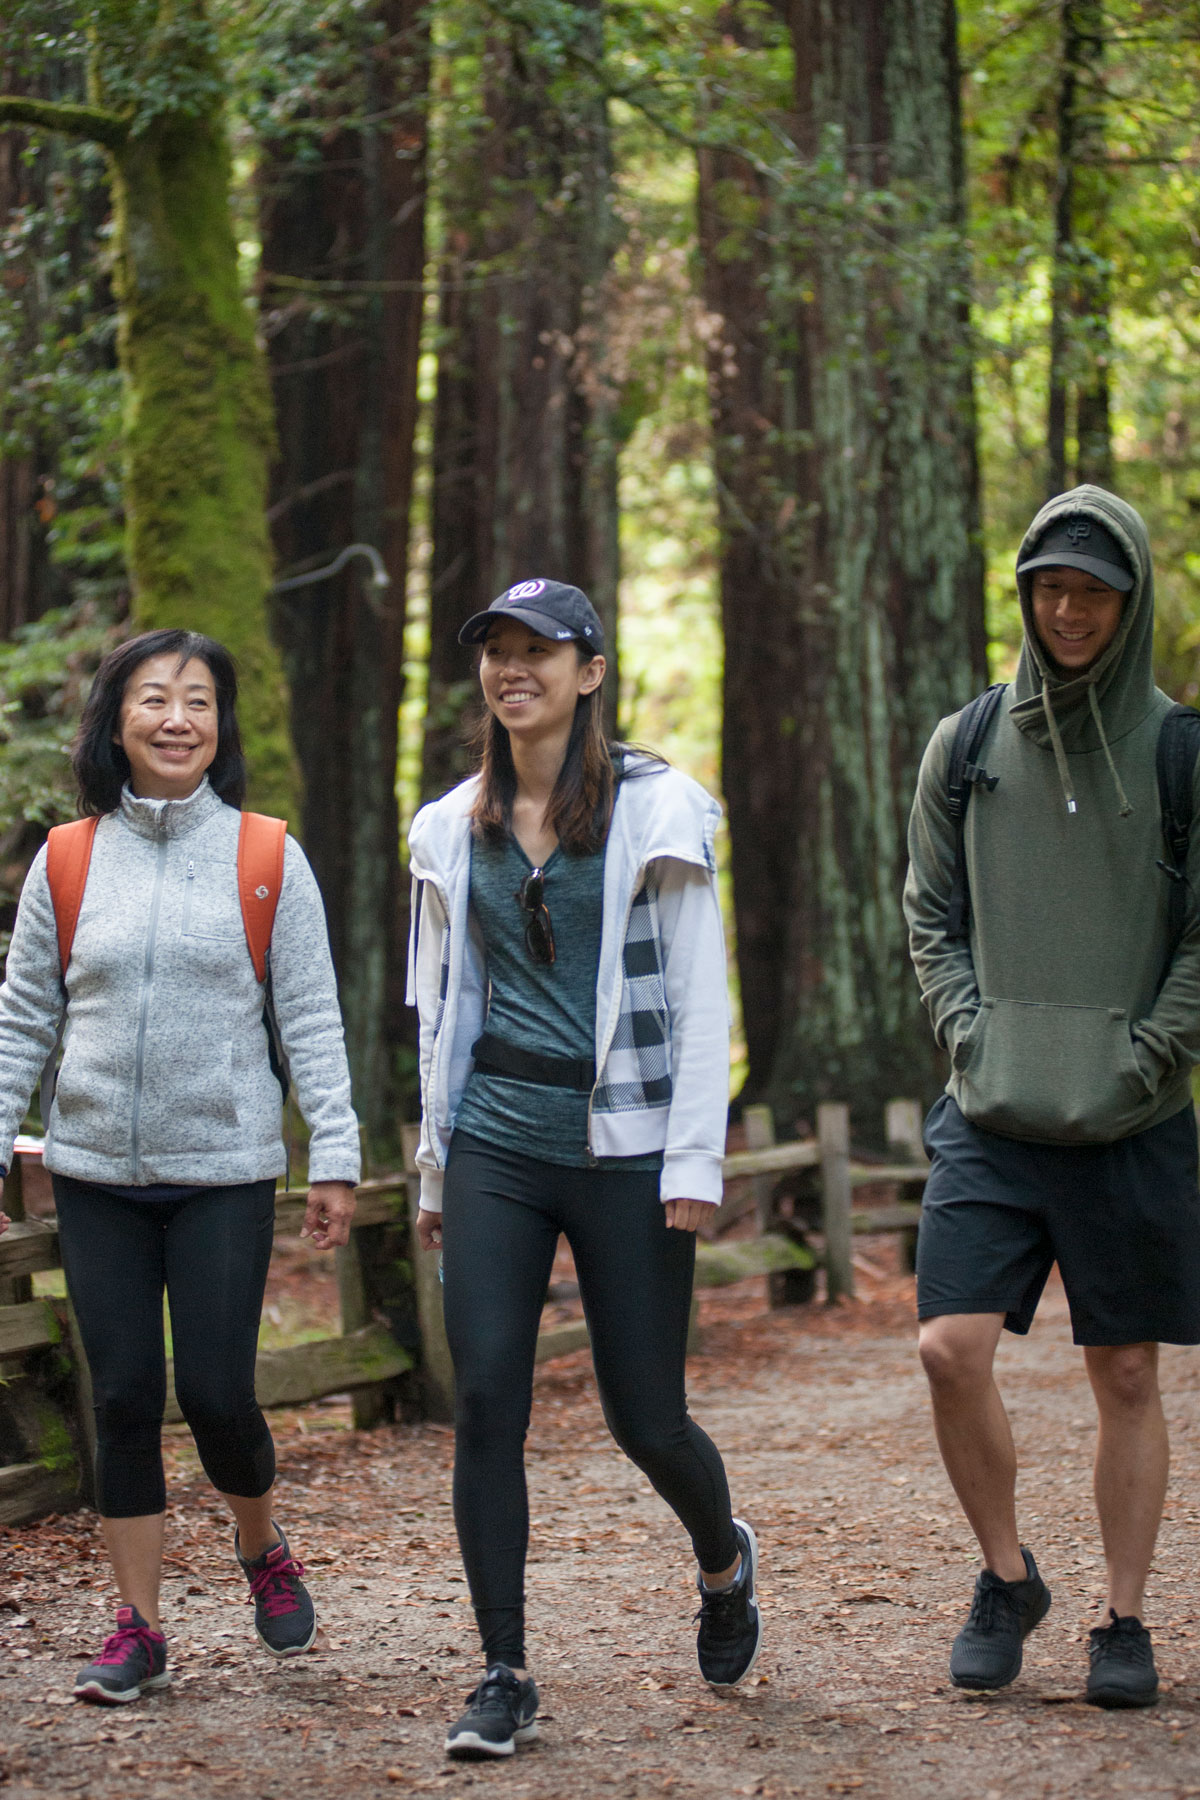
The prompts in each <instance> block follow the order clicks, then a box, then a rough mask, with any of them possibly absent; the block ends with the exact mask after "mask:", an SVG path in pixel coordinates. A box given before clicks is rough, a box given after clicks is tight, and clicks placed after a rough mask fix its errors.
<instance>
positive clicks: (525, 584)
mask: <svg viewBox="0 0 1200 1800" xmlns="http://www.w3.org/2000/svg"><path fill="white" fill-rule="evenodd" d="M545 591H546V584H545V582H544V581H522V582H519V583H518V584H517V586H516V587H510V588H509V590H508V592H507V594H505V596H504V598H505V599H506V600H534V599H536V598H537V596H538V595H539V594H544V593H545ZM567 635H568V636H569V635H570V633H568V634H567Z"/></svg>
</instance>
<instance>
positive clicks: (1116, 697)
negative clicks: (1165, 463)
mask: <svg viewBox="0 0 1200 1800" xmlns="http://www.w3.org/2000/svg"><path fill="white" fill-rule="evenodd" d="M1073 513H1084V514H1086V515H1087V516H1088V517H1090V518H1093V519H1096V520H1098V521H1099V522H1100V524H1102V525H1104V526H1106V527H1107V529H1108V530H1109V531H1111V532H1112V534H1113V536H1114V537H1115V538H1116V540H1117V542H1118V543H1119V544H1120V545H1121V547H1122V549H1123V550H1124V552H1125V554H1126V556H1127V557H1128V558H1129V563H1130V567H1131V568H1132V570H1133V575H1134V581H1133V586H1132V587H1131V588H1130V590H1129V593H1128V595H1127V596H1126V600H1125V607H1124V611H1123V612H1122V614H1121V623H1120V625H1119V626H1118V627H1117V634H1116V636H1115V637H1114V638H1113V641H1112V643H1111V644H1110V645H1109V646H1108V648H1107V650H1105V652H1104V654H1103V655H1102V656H1100V657H1098V658H1097V660H1096V661H1095V663H1093V665H1092V667H1091V668H1090V669H1087V670H1084V671H1083V672H1082V673H1071V674H1064V673H1063V672H1062V671H1061V670H1059V669H1057V668H1056V667H1055V665H1054V664H1053V663H1052V662H1051V660H1050V658H1049V657H1048V656H1047V654H1046V652H1045V650H1043V648H1042V646H1041V644H1040V642H1039V641H1038V635H1037V630H1036V627H1035V625H1034V621H1033V607H1032V592H1033V572H1032V571H1027V572H1026V573H1025V574H1024V575H1018V576H1017V589H1018V592H1019V594H1020V597H1021V617H1022V620H1023V622H1024V626H1025V641H1024V644H1023V645H1022V648H1021V660H1020V662H1019V663H1018V665H1017V676H1016V680H1015V682H1014V683H1013V700H1012V704H1011V706H1010V709H1009V711H1010V715H1011V717H1012V720H1013V723H1014V724H1015V725H1016V726H1017V727H1018V728H1019V729H1020V730H1021V731H1023V732H1024V733H1025V734H1026V735H1027V736H1028V737H1031V738H1032V739H1033V741H1034V742H1035V743H1036V744H1040V745H1041V747H1042V748H1043V749H1044V750H1053V749H1054V748H1055V746H1054V731H1057V734H1058V736H1059V737H1060V739H1061V742H1062V747H1063V749H1064V750H1066V751H1068V752H1070V751H1084V752H1086V751H1090V750H1101V751H1103V750H1104V749H1105V748H1106V743H1105V740H1106V739H1107V742H1108V743H1110V744H1112V743H1116V742H1118V741H1119V739H1121V738H1123V737H1125V736H1126V735H1127V734H1128V733H1129V732H1131V731H1133V730H1134V729H1135V728H1136V727H1137V726H1138V725H1140V724H1141V722H1142V720H1143V719H1144V718H1145V717H1146V715H1147V714H1148V713H1149V712H1150V710H1151V708H1152V707H1153V705H1154V696H1155V686H1154V656H1153V638H1154V570H1153V566H1152V564H1151V560H1150V540H1149V538H1148V536H1147V534H1146V527H1145V524H1144V523H1143V521H1142V517H1141V514H1140V513H1138V512H1136V511H1135V510H1134V508H1133V507H1132V506H1128V505H1127V504H1126V503H1125V501H1124V500H1118V498H1117V496H1116V495H1115V494H1110V493H1109V492H1108V491H1107V490H1106V489H1105V488H1101V487H1092V486H1091V485H1085V486H1083V487H1077V488H1072V489H1071V491H1070V492H1069V493H1066V494H1057V495H1055V497H1054V499H1053V500H1049V501H1047V503H1046V505H1045V506H1043V507H1042V509H1041V511H1040V512H1039V513H1038V515H1037V517H1036V518H1035V519H1034V521H1033V523H1032V525H1031V526H1030V527H1029V530H1028V531H1027V532H1026V533H1025V536H1024V538H1023V539H1022V541H1021V548H1020V550H1019V551H1018V552H1017V561H1018V563H1020V562H1022V561H1023V560H1024V558H1025V557H1026V556H1030V555H1032V554H1033V547H1034V545H1035V544H1036V543H1037V540H1038V539H1039V538H1040V537H1041V536H1042V534H1043V532H1044V531H1045V530H1046V528H1047V526H1049V525H1051V524H1053V523H1054V521H1055V520H1056V519H1063V518H1066V517H1068V516H1069V515H1070V514H1073ZM1051 711H1052V713H1053V730H1052V727H1051V722H1050V719H1049V718H1048V716H1047V715H1048V712H1051Z"/></svg>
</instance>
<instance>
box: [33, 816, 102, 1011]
mask: <svg viewBox="0 0 1200 1800" xmlns="http://www.w3.org/2000/svg"><path fill="white" fill-rule="evenodd" d="M99 823H100V820H99V819H98V818H97V817H95V816H93V817H91V818H88V819H73V820H72V821H71V823H70V824H69V825H54V826H52V827H51V829H50V836H49V837H48V838H47V840H46V879H47V881H48V882H49V883H50V902H51V905H52V906H53V907H54V923H55V925H56V927H57V928H58V962H59V967H60V968H61V970H62V973H63V979H64V980H65V979H66V974H67V964H68V963H69V962H70V960H71V946H72V944H73V943H74V942H75V927H76V925H77V924H78V922H79V909H80V907H81V906H82V905H83V890H84V888H85V887H86V886H87V878H88V869H89V868H90V867H91V862H92V844H93V842H94V840H95V836H96V827H97V825H98V824H99Z"/></svg>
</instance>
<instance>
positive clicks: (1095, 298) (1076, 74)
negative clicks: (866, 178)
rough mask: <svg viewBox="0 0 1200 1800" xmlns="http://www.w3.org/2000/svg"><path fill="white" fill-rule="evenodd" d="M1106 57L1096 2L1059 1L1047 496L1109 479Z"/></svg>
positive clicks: (1107, 482)
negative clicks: (1059, 60) (1104, 81)
mask: <svg viewBox="0 0 1200 1800" xmlns="http://www.w3.org/2000/svg"><path fill="white" fill-rule="evenodd" d="M1103 61H1104V8H1103V5H1102V4H1101V0H1065V3H1064V5H1063V8H1062V70H1061V76H1060V80H1059V89H1058V119H1057V125H1058V165H1057V174H1056V185H1055V193H1054V270H1053V285H1052V312H1051V321H1050V384H1049V400H1048V407H1047V421H1046V437H1047V452H1048V465H1049V466H1048V472H1047V473H1048V492H1049V494H1050V496H1051V497H1053V496H1054V495H1055V494H1061V493H1062V492H1064V490H1065V489H1066V488H1068V487H1071V486H1073V485H1074V484H1075V483H1076V482H1079V481H1094V482H1098V483H1099V484H1100V486H1102V487H1111V486H1112V478H1113V457H1112V432H1111V426H1110V421H1109V376H1108V369H1109V358H1110V354H1111V348H1112V336H1111V328H1110V310H1111V305H1112V293H1111V287H1112V280H1111V274H1110V268H1109V263H1108V261H1107V257H1106V244H1105V239H1106V236H1107V229H1108V206H1109V197H1110V191H1111V186H1112V176H1111V173H1110V170H1109V168H1108V164H1107V162H1106V160H1105V153H1106V145H1105V131H1104V88H1103ZM1072 415H1073V416H1072ZM1072 424H1073V425H1074V445H1073V449H1074V455H1073V456H1072V454H1071V451H1072V443H1071V427H1072Z"/></svg>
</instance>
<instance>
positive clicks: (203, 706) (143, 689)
mask: <svg viewBox="0 0 1200 1800" xmlns="http://www.w3.org/2000/svg"><path fill="white" fill-rule="evenodd" d="M217 726H218V716H217V692H216V687H215V684H214V682H213V678H212V670H211V669H210V668H209V666H208V664H207V663H205V662H201V661H200V659H199V657H193V658H192V659H191V661H190V662H186V663H184V665H183V667H182V668H180V666H179V658H178V657H177V656H175V655H173V654H171V653H170V652H168V653H167V654H166V655H164V656H148V657H147V658H146V660H145V662H143V663H139V664H138V666H137V668H136V669H135V670H134V671H133V674H132V675H131V676H130V677H129V680H128V681H127V682H126V684H125V693H124V696H123V697H122V700H121V716H120V722H119V724H118V727H117V731H116V733H115V736H116V741H117V743H118V744H120V746H121V748H122V750H124V752H125V754H126V756H127V757H128V758H129V785H130V787H131V788H132V789H133V791H134V793H135V794H137V795H139V796H140V797H141V798H142V799H144V800H186V799H187V797H188V795H189V794H192V793H194V792H195V791H196V789H197V788H198V787H199V785H200V782H201V780H202V778H203V776H204V774H205V772H206V771H207V770H208V769H209V768H210V767H211V765H212V762H213V759H214V758H215V756H216V754H217Z"/></svg>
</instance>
